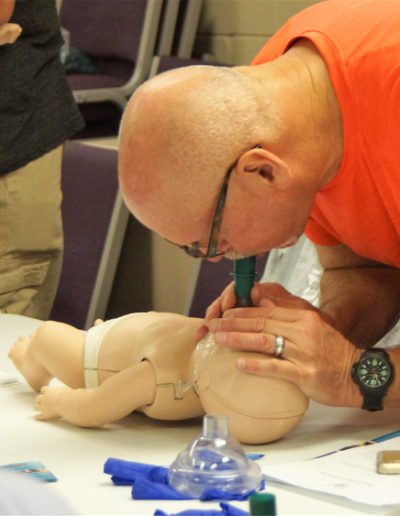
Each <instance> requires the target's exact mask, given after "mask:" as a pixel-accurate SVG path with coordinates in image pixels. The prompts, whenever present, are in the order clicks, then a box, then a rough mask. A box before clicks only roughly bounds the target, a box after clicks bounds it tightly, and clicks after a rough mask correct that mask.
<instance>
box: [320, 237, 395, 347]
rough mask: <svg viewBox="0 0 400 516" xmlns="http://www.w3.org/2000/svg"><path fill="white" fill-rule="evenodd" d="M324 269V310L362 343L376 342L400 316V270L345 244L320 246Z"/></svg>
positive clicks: (339, 327) (337, 325)
mask: <svg viewBox="0 0 400 516" xmlns="http://www.w3.org/2000/svg"><path fill="white" fill-rule="evenodd" d="M317 251H318V256H319V260H320V262H321V265H322V267H323V268H324V273H323V275H322V278H321V303H320V314H321V316H322V317H323V318H324V320H325V321H326V322H328V323H330V324H331V325H332V326H333V327H334V328H336V329H337V330H339V331H340V332H341V333H342V334H343V335H344V336H345V337H346V338H348V339H349V340H350V341H351V342H353V343H354V344H356V345H357V346H360V347H368V346H372V345H374V344H375V343H376V342H377V341H378V340H379V339H380V338H381V337H383V336H384V335H385V333H387V332H388V331H389V330H390V329H391V328H392V327H393V325H394V324H395V323H396V321H397V320H398V319H399V317H400V270H398V269H394V268H391V267H387V266H385V265H382V264H379V263H376V262H373V261H371V260H368V259H366V258H362V257H361V256H358V255H357V254H355V253H354V252H353V251H351V250H350V249H349V248H348V247H346V246H345V245H343V244H338V245H335V246H329V247H328V246H317Z"/></svg>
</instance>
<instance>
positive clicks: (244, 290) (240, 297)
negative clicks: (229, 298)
mask: <svg viewBox="0 0 400 516" xmlns="http://www.w3.org/2000/svg"><path fill="white" fill-rule="evenodd" d="M232 275H233V277H234V278H235V295H236V307H240V306H253V303H252V302H251V298H250V293H251V289H252V288H253V285H254V278H255V277H256V257H255V256H249V257H248V258H241V259H240V260H235V262H234V267H233V273H232Z"/></svg>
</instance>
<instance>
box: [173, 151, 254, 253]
mask: <svg viewBox="0 0 400 516" xmlns="http://www.w3.org/2000/svg"><path fill="white" fill-rule="evenodd" d="M259 148H261V145H255V146H254V147H252V149H259ZM239 159H240V157H239V158H238V159H237V160H235V161H234V162H233V163H232V165H230V167H229V168H228V170H227V171H226V173H225V177H224V182H223V184H222V188H221V192H220V194H219V197H218V202H217V207H216V209H215V213H214V218H213V221H212V225H211V232H210V238H209V239H208V246H207V251H206V252H204V251H203V249H202V248H205V246H201V245H200V244H199V243H198V242H193V243H192V244H191V245H190V246H189V245H180V246H179V247H180V248H181V249H183V250H184V251H185V253H186V254H188V255H189V256H191V257H192V258H201V259H205V258H215V257H216V256H222V255H223V254H225V251H219V250H218V238H219V234H220V231H221V224H222V216H223V214H224V207H225V201H226V195H227V193H228V183H229V178H230V176H231V173H232V170H233V169H234V168H235V167H236V165H237V163H238V161H239ZM171 243H172V244H173V242H171ZM174 245H177V244H174Z"/></svg>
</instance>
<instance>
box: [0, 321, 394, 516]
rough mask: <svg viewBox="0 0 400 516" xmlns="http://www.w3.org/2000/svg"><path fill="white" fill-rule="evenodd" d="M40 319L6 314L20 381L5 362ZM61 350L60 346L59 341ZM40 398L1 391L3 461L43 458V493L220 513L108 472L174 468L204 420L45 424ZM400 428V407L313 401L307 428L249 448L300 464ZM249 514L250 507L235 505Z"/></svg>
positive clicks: (2, 330)
mask: <svg viewBox="0 0 400 516" xmlns="http://www.w3.org/2000/svg"><path fill="white" fill-rule="evenodd" d="M38 324H39V322H38V321H36V320H34V319H29V318H24V317H20V316H15V315H5V314H0V370H3V371H8V372H10V373H12V374H14V375H15V376H17V377H18V378H21V377H20V376H19V373H17V372H16V370H15V368H14V366H13V364H12V363H11V361H10V360H9V359H8V358H7V352H8V349H9V348H10V346H11V344H12V342H13V341H14V340H15V339H16V337H17V336H19V335H20V334H28V333H30V332H32V331H33V330H34V329H35V328H36V327H37V325H38ZM55 345H56V344H55ZM34 397H35V394H34V393H33V392H32V391H31V390H30V388H29V387H28V386H27V385H26V384H25V383H19V384H14V385H8V386H0V407H1V420H0V421H1V423H0V428H1V431H0V436H1V444H0V464H6V463H11V462H21V461H28V460H31V461H33V460H35V461H41V462H42V463H44V464H45V466H47V468H48V469H49V470H50V471H51V472H52V473H54V474H55V475H56V476H57V478H58V482H56V483H52V484H46V485H45V488H46V489H49V490H53V491H55V492H57V493H59V494H60V495H61V496H62V497H63V498H64V499H65V500H66V501H68V503H69V504H70V505H72V507H73V508H74V509H75V511H76V512H77V513H78V514H92V515H99V514H108V515H117V514H135V515H140V516H142V515H143V516H150V515H153V514H154V511H155V509H156V508H160V509H163V510H164V511H166V512H168V513H176V512H179V511H183V510H184V509H189V508H200V507H201V508H203V509H205V508H206V509H211V508H217V507H218V504H217V503H208V504H207V505H205V504H204V503H200V502H197V501H157V500H155V501H137V500H132V498H131V495H130V488H129V487H117V486H114V485H113V484H112V482H111V480H110V477H109V475H105V474H104V473H103V465H104V463H105V461H106V460H107V458H108V457H115V458H119V459H124V460H132V461H137V462H147V463H153V464H159V465H169V464H170V463H171V462H172V461H173V460H174V458H175V457H176V455H177V453H178V452H179V451H180V450H181V449H183V448H184V447H185V446H186V445H187V444H188V443H189V442H190V441H192V439H193V438H194V437H195V436H196V434H198V433H199V431H200V428H201V420H199V419H198V420H194V421H189V422H188V421H185V422H162V421H155V420H151V419H149V418H147V417H146V416H144V415H140V414H132V415H130V416H129V417H126V418H125V419H123V420H121V421H120V422H118V424H113V425H107V426H106V427H104V428H101V429H84V428H77V427H74V426H72V425H69V424H67V423H65V422H63V421H61V420H57V421H52V422H39V421H36V420H35V419H34V418H33V400H34ZM399 428H400V409H392V410H386V411H384V412H382V413H368V412H365V411H362V410H359V409H345V408H332V407H325V406H322V405H318V404H316V403H311V404H310V407H309V409H308V411H307V413H306V415H305V416H304V418H303V420H302V421H301V423H300V424H299V425H298V426H297V427H296V428H295V429H294V430H293V431H292V432H291V433H290V434H288V435H287V436H286V437H285V438H284V439H282V440H280V441H278V442H276V443H272V444H268V445H264V446H246V447H245V450H246V451H247V452H261V453H264V454H265V456H264V458H263V459H261V461H260V465H261V466H262V464H263V463H265V464H267V463H268V464H276V463H282V462H291V461H294V460H302V459H307V458H310V457H314V456H316V455H320V454H323V453H325V452H328V451H331V450H334V449H338V448H341V447H343V446H347V445H350V444H354V443H356V442H359V441H363V440H368V439H372V438H374V437H377V436H379V435H382V434H385V433H388V432H392V431H394V430H397V429H399ZM266 490H267V491H268V492H272V493H274V494H275V495H276V501H277V508H278V514H279V515H338V514H340V515H341V514H400V508H398V507H397V508H396V509H395V510H394V509H391V511H387V510H386V511H385V510H383V509H382V510H377V509H376V508H372V507H371V508H370V509H369V508H368V507H366V506H360V505H356V504H353V503H352V502H350V501H346V500H344V499H339V498H333V497H329V496H325V495H320V494H314V493H309V492H305V491H300V490H297V489H296V488H291V487H284V486H280V485H278V484H269V485H267V487H266ZM234 504H235V505H236V506H238V507H241V508H243V509H244V510H248V504H247V502H235V503H234Z"/></svg>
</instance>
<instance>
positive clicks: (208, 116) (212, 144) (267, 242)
mask: <svg viewBox="0 0 400 516" xmlns="http://www.w3.org/2000/svg"><path fill="white" fill-rule="evenodd" d="M281 138H282V127H281V122H280V118H279V116H278V115H277V110H276V108H275V105H274V103H273V102H272V103H271V102H270V101H269V99H268V96H267V95H266V92H265V91H264V89H263V87H262V86H261V84H260V83H259V81H257V80H255V79H254V78H253V77H252V76H251V75H247V74H245V73H241V72H240V71H238V70H235V69H230V68H223V67H212V66H192V67H187V68H181V69H178V70H173V71H170V72H166V73H164V74H160V75H158V76H156V77H155V78H153V79H151V80H150V81H148V82H147V83H145V84H144V85H143V86H142V87H140V88H139V89H138V90H137V91H136V93H135V94H134V95H133V97H132V99H131V100H130V102H129V104H128V107H127V109H126V112H125V114H124V118H123V121H122V125H121V132H120V162H119V175H120V185H121V191H122V194H123V197H124V199H125V202H126V204H127V206H128V208H129V209H130V210H131V212H132V213H133V214H134V215H135V216H136V217H137V218H138V219H139V220H141V221H142V222H143V223H144V224H145V225H146V226H148V227H149V228H150V229H152V230H154V231H156V232H157V233H159V234H161V235H162V236H163V237H165V238H167V239H168V240H170V241H171V242H174V243H176V244H179V245H187V246H189V245H191V244H193V243H196V242H197V243H199V245H201V246H202V247H205V248H207V245H208V240H209V236H210V231H211V226H212V222H213V217H214V213H215V209H216V205H217V200H218V196H219V194H220V191H221V187H222V185H223V181H224V177H225V174H226V172H227V170H228V169H229V168H232V167H230V166H231V165H232V164H235V166H234V167H233V168H232V172H231V176H230V178H229V183H228V190H227V197H226V202H225V206H224V212H223V221H222V226H221V231H220V235H219V242H218V247H219V249H220V250H222V251H228V257H232V258H235V257H237V255H238V254H240V255H249V254H255V253H260V252H263V251H266V250H268V249H269V248H272V247H280V246H282V245H288V244H289V243H293V241H294V239H295V238H296V237H298V236H299V235H300V234H301V233H302V231H303V229H304V224H305V220H306V219H307V216H308V213H309V209H310V207H311V203H308V204H307V206H306V208H305V213H304V214H303V213H301V214H299V213H298V212H297V213H295V212H296V210H297V209H300V208H301V209H303V204H302V203H299V204H298V203H297V199H298V197H299V196H298V194H299V189H300V190H301V188H302V185H301V184H296V180H295V178H294V176H293V173H292V170H291V169H290V167H289V166H288V164H287V163H286V162H285V161H284V159H281V158H280V157H279V155H278V154H277V153H276V150H275V148H274V146H275V145H277V142H278V141H279V139H281ZM294 188H296V192H295V193H296V195H294Z"/></svg>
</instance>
